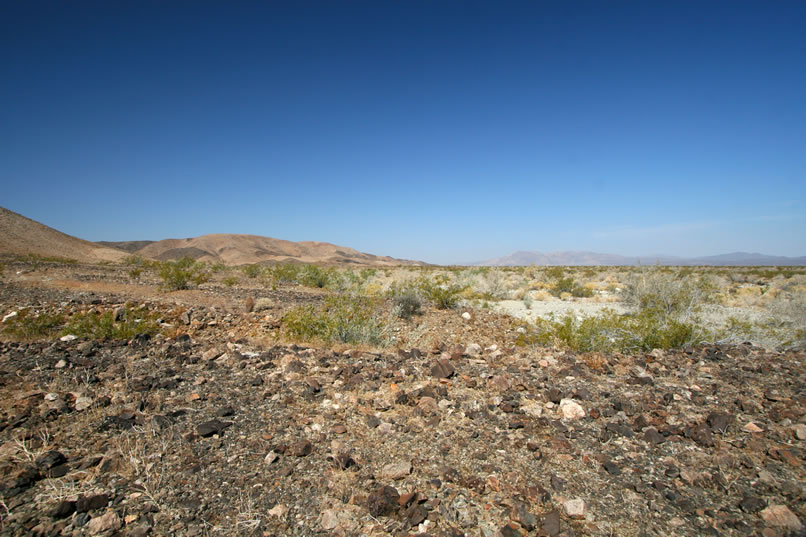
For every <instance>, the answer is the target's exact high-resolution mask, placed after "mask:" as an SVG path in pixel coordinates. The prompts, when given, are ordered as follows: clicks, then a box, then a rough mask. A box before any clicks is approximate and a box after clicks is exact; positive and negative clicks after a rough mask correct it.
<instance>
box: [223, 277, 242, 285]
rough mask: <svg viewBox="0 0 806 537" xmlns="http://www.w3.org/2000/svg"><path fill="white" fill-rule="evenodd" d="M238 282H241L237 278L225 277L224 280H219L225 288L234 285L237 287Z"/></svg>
mask: <svg viewBox="0 0 806 537" xmlns="http://www.w3.org/2000/svg"><path fill="white" fill-rule="evenodd" d="M240 281H241V280H240V279H239V278H238V277H237V276H227V277H226V278H224V279H223V280H221V283H223V284H224V285H226V286H227V287H233V286H235V285H238V284H239V283H240Z"/></svg>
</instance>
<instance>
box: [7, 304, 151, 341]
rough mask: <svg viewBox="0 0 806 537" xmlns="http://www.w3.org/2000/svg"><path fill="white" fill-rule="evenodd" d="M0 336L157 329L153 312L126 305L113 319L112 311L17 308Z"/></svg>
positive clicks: (100, 335) (93, 335)
mask: <svg viewBox="0 0 806 537" xmlns="http://www.w3.org/2000/svg"><path fill="white" fill-rule="evenodd" d="M0 330H1V331H2V334H3V336H5V337H8V338H10V339H13V340H16V341H35V340H43V339H52V338H55V337H58V336H62V335H66V334H72V335H74V336H77V337H79V338H83V339H131V338H133V337H134V336H135V335H137V334H141V333H148V334H155V333H156V332H158V331H159V324H158V323H157V321H156V315H155V314H153V313H148V312H141V313H135V312H134V311H132V310H129V309H128V308H127V309H126V312H125V314H124V315H123V319H122V320H120V321H115V314H114V312H111V311H108V312H105V313H98V312H96V311H89V312H84V313H76V314H75V315H72V316H70V317H67V316H65V315H63V314H60V313H48V312H40V313H36V312H35V311H33V310H30V309H23V310H20V311H19V312H18V314H17V316H15V317H12V318H10V319H8V320H7V321H6V322H5V323H3V324H2V325H0Z"/></svg>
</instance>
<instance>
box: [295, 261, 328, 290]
mask: <svg viewBox="0 0 806 537" xmlns="http://www.w3.org/2000/svg"><path fill="white" fill-rule="evenodd" d="M337 277H338V275H337V273H336V270H335V269H333V268H322V267H318V266H316V265H305V266H304V267H303V268H302V270H301V271H300V273H299V276H298V278H299V283H301V284H302V285H304V286H305V287H317V288H319V289H324V288H325V287H328V285H329V284H331V282H334V283H335V280H336V279H337Z"/></svg>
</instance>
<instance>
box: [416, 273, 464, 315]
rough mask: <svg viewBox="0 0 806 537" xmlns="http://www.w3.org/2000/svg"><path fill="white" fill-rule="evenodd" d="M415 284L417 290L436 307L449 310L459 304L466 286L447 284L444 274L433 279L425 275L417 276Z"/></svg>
mask: <svg viewBox="0 0 806 537" xmlns="http://www.w3.org/2000/svg"><path fill="white" fill-rule="evenodd" d="M416 285H417V287H418V288H419V291H420V292H421V293H422V294H423V295H424V296H425V297H426V298H428V300H430V301H431V302H433V303H434V306H436V308H437V309H441V310H449V309H453V308H455V307H456V306H458V305H459V299H460V298H461V296H462V292H463V291H465V289H467V287H466V286H463V285H457V284H449V283H448V279H447V277H445V276H437V277H436V278H434V279H433V280H431V279H430V278H427V277H421V278H418V279H417V281H416Z"/></svg>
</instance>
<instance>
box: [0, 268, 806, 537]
mask: <svg viewBox="0 0 806 537" xmlns="http://www.w3.org/2000/svg"><path fill="white" fill-rule="evenodd" d="M157 284H158V281H157V280H155V279H154V278H151V277H149V276H147V275H145V276H142V277H140V278H138V279H136V280H135V279H133V278H132V277H131V276H130V275H129V274H128V273H127V269H126V268H123V267H119V266H115V265H61V264H57V263H39V264H35V265H31V264H26V263H17V262H14V263H8V264H7V265H6V267H5V270H4V272H3V275H2V283H0V318H6V316H8V315H11V314H12V313H14V312H23V311H36V312H42V313H44V312H50V313H60V314H65V315H66V314H76V313H83V312H87V311H92V312H96V313H103V312H119V311H123V309H122V307H123V306H124V305H127V306H128V309H126V310H125V311H126V312H127V315H134V314H135V313H132V312H137V313H136V315H143V316H144V318H145V315H146V314H149V315H152V316H153V317H154V318H158V322H159V323H160V327H161V328H162V330H161V332H160V333H159V334H158V335H156V336H154V337H150V338H148V337H144V336H135V337H132V338H129V339H123V340H114V339H112V340H94V339H87V338H83V337H80V338H77V339H71V338H69V337H66V338H64V340H62V339H60V338H59V337H53V338H48V339H45V340H34V341H18V340H15V339H14V338H10V337H7V336H2V337H0V476H2V478H0V501H1V502H2V503H0V535H20V536H22V535H76V536H79V535H104V536H109V535H163V536H169V535H182V536H196V535H257V536H286V535H297V536H313V535H322V536H325V535H339V536H348V535H366V536H381V535H395V536H398V535H400V536H403V535H406V536H408V535H432V536H435V537H436V536H451V537H453V536H461V535H467V536H485V537H493V536H502V537H512V536H546V535H548V536H551V537H555V536H560V535H563V536H566V537H569V536H574V535H576V536H589V535H590V536H599V535H601V536H611V535H613V536H700V535H731V536H732V535H737V536H739V535H741V536H744V535H748V536H749V535H764V536H766V537H784V536H804V535H806V529H804V523H806V485H805V483H806V468H805V467H804V458H805V457H804V454H805V453H806V451H805V449H806V446H805V445H804V441H806V410H805V409H806V390H804V388H805V387H806V382H805V380H804V379H806V365H804V358H806V353H804V352H802V351H775V350H770V349H765V348H762V347H758V346H753V345H750V344H742V345H707V346H701V347H694V348H686V349H680V350H673V351H660V350H656V351H653V352H651V353H642V354H637V355H622V354H610V355H604V354H599V353H587V354H576V353H572V352H568V351H565V350H561V349H554V348H545V347H539V346H520V345H518V336H519V334H520V331H519V330H520V329H521V327H522V324H521V322H520V321H518V320H517V319H515V318H514V317H512V316H509V315H505V314H502V313H500V312H497V311H494V310H493V309H485V308H476V309H474V308H462V309H456V310H436V309H435V308H433V307H431V306H427V307H426V308H425V311H424V312H423V314H422V315H418V316H414V317H412V319H410V320H403V319H397V318H395V319H394V320H391V321H390V327H389V330H390V332H391V334H392V337H393V339H391V344H390V346H387V347H382V348H373V347H366V346H349V345H344V344H340V345H329V344H301V343H298V342H294V341H291V340H289V339H288V338H287V337H286V335H284V331H283V319H284V315H285V314H286V312H288V311H289V310H290V309H291V308H293V307H296V306H298V305H304V304H319V303H321V302H322V300H323V297H324V296H326V294H327V291H325V290H321V289H310V288H304V287H301V286H298V285H290V284H289V285H286V284H282V285H279V286H277V288H276V289H272V288H268V287H264V286H261V285H258V284H257V283H253V282H250V281H249V280H245V279H244V280H242V281H241V282H240V283H239V284H237V285H233V286H227V285H224V284H223V283H221V281H220V279H219V280H214V281H212V282H210V283H207V284H204V285H202V286H201V287H200V288H198V289H192V290H185V291H174V292H165V291H162V290H160V289H159V287H158V285H157ZM248 299H252V300H255V301H257V300H259V299H263V301H262V302H261V304H262V305H263V307H262V308H261V310H260V311H247V310H248V309H250V308H248V307H247V301H248ZM387 307H388V308H389V309H391V305H388V304H387ZM465 313H466V314H467V315H463V314H465ZM115 314H116V315H117V313H115ZM18 315H19V313H18ZM13 318H14V317H13V316H12V317H11V318H9V319H10V320H8V321H4V323H6V322H9V323H10V322H13ZM116 322H117V321H116Z"/></svg>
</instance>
